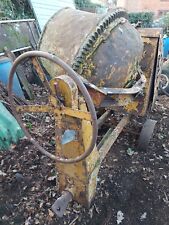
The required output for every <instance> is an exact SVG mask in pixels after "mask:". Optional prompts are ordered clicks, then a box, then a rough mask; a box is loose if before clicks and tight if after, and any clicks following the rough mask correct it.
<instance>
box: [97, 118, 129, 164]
mask: <svg viewBox="0 0 169 225" xmlns="http://www.w3.org/2000/svg"><path fill="white" fill-rule="evenodd" d="M129 121H130V115H125V116H124V117H123V118H122V119H121V120H120V122H119V123H118V125H117V126H116V127H115V129H112V128H110V129H109V130H108V132H107V133H106V134H105V136H104V137H103V139H102V140H103V141H101V142H102V145H101V146H100V147H99V149H98V150H99V154H100V162H102V161H103V159H104V158H105V156H106V155H107V153H108V152H109V150H110V148H111V146H112V145H113V144H114V142H115V141H116V139H117V138H118V136H119V135H120V133H121V132H122V130H123V128H124V127H125V126H126V125H127V124H128V123H129Z"/></svg>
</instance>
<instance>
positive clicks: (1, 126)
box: [0, 102, 24, 151]
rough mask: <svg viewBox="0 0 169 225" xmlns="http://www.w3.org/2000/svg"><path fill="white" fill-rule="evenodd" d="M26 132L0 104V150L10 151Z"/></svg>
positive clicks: (0, 103)
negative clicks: (12, 145)
mask: <svg viewBox="0 0 169 225" xmlns="http://www.w3.org/2000/svg"><path fill="white" fill-rule="evenodd" d="M22 137H24V132H23V131H22V129H21V127H20V126H19V124H18V122H17V121H16V119H15V118H14V117H13V116H12V114H11V113H10V112H9V111H8V110H7V109H6V108H5V106H4V105H3V104H2V102H0V150H1V151H4V150H8V149H9V147H10V146H11V144H16V143H17V142H18V140H19V139H20V138H22Z"/></svg>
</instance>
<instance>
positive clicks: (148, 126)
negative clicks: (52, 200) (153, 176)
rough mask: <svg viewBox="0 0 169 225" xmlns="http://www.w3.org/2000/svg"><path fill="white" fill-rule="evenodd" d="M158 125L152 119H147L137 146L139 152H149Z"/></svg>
mask: <svg viewBox="0 0 169 225" xmlns="http://www.w3.org/2000/svg"><path fill="white" fill-rule="evenodd" d="M156 123H157V121H156V120H152V119H147V120H146V122H145V123H144V125H143V127H142V129H141V133H140V136H139V139H138V146H137V149H138V151H144V152H145V151H146V150H147V148H148V145H149V142H150V139H151V137H152V135H153V132H154V128H155V125H156Z"/></svg>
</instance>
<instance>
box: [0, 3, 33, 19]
mask: <svg viewBox="0 0 169 225" xmlns="http://www.w3.org/2000/svg"><path fill="white" fill-rule="evenodd" d="M33 17H34V16H33V12H32V10H31V8H30V6H29V3H28V0H0V19H1V20H2V19H27V18H33Z"/></svg>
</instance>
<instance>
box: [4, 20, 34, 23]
mask: <svg viewBox="0 0 169 225" xmlns="http://www.w3.org/2000/svg"><path fill="white" fill-rule="evenodd" d="M34 21H35V19H23V20H1V21H0V24H6V23H23V22H34Z"/></svg>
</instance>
